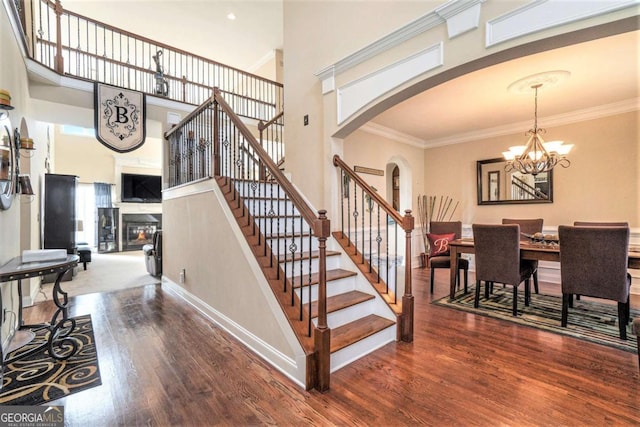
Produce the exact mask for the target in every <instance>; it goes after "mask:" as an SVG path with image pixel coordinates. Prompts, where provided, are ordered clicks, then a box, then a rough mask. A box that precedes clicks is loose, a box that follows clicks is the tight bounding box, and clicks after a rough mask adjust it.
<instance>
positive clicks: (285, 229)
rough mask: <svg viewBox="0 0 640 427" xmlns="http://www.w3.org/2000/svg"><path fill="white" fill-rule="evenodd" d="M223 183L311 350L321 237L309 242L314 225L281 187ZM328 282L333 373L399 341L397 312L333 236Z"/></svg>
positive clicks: (295, 326) (328, 253)
mask: <svg viewBox="0 0 640 427" xmlns="http://www.w3.org/2000/svg"><path fill="white" fill-rule="evenodd" d="M218 184H219V185H220V187H221V189H222V191H223V192H224V193H225V195H226V199H227V202H228V203H229V207H230V208H231V209H232V211H233V212H234V216H235V218H236V219H237V221H238V224H239V225H240V226H241V228H242V229H243V231H244V233H245V236H247V242H248V243H249V245H250V246H252V248H253V250H254V253H258V254H260V258H262V259H261V262H260V264H261V265H262V266H264V269H263V271H264V273H265V277H267V279H268V280H269V283H270V284H272V290H273V292H274V293H275V294H276V295H277V296H279V298H278V300H279V301H280V303H281V306H282V308H283V310H284V311H285V312H286V313H287V314H288V315H289V321H290V323H291V324H292V326H293V329H294V331H296V334H297V335H298V339H299V340H300V342H301V344H303V346H305V344H308V343H309V341H310V339H311V338H312V336H311V335H310V330H311V328H309V327H308V326H309V322H311V323H313V325H314V326H317V321H318V317H317V316H318V282H319V274H318V269H319V262H318V261H319V256H318V254H319V252H318V247H317V239H311V238H309V236H310V230H309V227H308V225H306V223H304V221H302V216H301V215H300V213H299V212H298V211H297V209H296V208H295V206H294V205H293V203H292V201H291V200H290V199H288V198H286V197H285V195H284V194H283V193H282V192H281V189H280V188H279V186H278V184H276V183H273V182H260V183H258V184H257V186H258V187H256V186H255V185H254V186H248V185H245V184H244V183H242V182H241V181H238V180H228V179H225V178H222V177H221V178H218ZM247 189H248V190H247ZM254 194H261V195H263V196H262V197H254ZM264 195H270V196H268V197H265V196H264ZM256 236H257V238H256ZM272 259H275V260H276V263H275V265H274V264H272V261H271V260H272ZM287 277H290V279H283V278H287ZM326 282H327V299H326V310H327V325H328V327H329V328H330V329H331V346H330V353H331V356H330V366H331V371H332V372H333V371H335V370H337V369H339V368H341V367H343V366H345V365H347V364H348V363H350V362H352V361H353V360H356V359H358V358H360V357H362V356H364V355H366V354H368V353H370V352H372V351H374V350H375V349H377V348H379V347H381V346H383V345H385V344H387V343H389V342H392V341H395V340H396V337H397V335H398V333H397V319H396V314H395V313H394V312H393V311H392V310H391V309H390V307H389V305H388V304H387V303H386V302H385V300H384V299H383V298H382V297H381V296H380V294H379V293H378V292H377V291H376V290H375V289H374V287H373V286H372V285H371V283H370V282H369V281H368V280H367V279H366V278H365V276H364V275H363V274H362V273H361V272H360V271H359V269H358V268H357V267H356V266H355V265H354V264H353V262H352V261H351V259H350V257H349V256H348V255H347V253H346V252H345V250H344V249H343V248H342V246H340V245H339V244H338V243H337V242H336V241H335V239H332V238H329V239H328V240H327V251H326ZM291 288H293V295H294V296H293V298H292V297H291V293H290V289H291ZM292 308H294V309H293V310H292ZM306 313H310V315H307V314H306ZM305 348H306V347H305ZM309 351H311V349H309Z"/></svg>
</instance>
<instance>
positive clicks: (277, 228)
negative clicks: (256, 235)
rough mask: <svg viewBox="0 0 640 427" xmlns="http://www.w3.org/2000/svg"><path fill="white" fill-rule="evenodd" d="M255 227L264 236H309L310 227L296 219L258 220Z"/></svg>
mask: <svg viewBox="0 0 640 427" xmlns="http://www.w3.org/2000/svg"><path fill="white" fill-rule="evenodd" d="M256 225H257V226H258V228H259V229H260V231H262V233H263V234H265V235H273V234H279V233H285V232H286V233H290V232H291V231H292V230H293V231H294V232H298V233H299V232H300V231H302V232H304V233H306V234H309V230H310V227H309V225H308V224H307V223H306V222H305V221H304V220H301V219H300V218H299V217H298V218H258V219H256Z"/></svg>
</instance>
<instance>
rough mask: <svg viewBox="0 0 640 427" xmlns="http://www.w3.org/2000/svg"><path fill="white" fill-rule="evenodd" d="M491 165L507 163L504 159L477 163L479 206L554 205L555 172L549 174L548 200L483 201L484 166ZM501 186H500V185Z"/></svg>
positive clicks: (551, 171)
mask: <svg viewBox="0 0 640 427" xmlns="http://www.w3.org/2000/svg"><path fill="white" fill-rule="evenodd" d="M490 163H506V160H505V159H503V158H495V159H487V160H478V161H477V162H476V170H477V192H478V205H521V204H533V203H553V170H550V171H548V172H547V177H548V181H549V197H548V198H547V199H527V200H482V194H483V192H482V190H483V186H482V182H483V181H482V166H483V165H486V164H490ZM498 185H499V184H498Z"/></svg>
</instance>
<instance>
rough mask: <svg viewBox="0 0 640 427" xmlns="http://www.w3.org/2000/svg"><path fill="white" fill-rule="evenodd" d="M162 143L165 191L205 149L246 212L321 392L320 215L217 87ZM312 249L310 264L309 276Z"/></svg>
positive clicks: (326, 356) (325, 371)
mask: <svg viewBox="0 0 640 427" xmlns="http://www.w3.org/2000/svg"><path fill="white" fill-rule="evenodd" d="M165 138H166V139H167V140H168V142H169V187H174V186H176V185H180V184H183V183H184V182H183V181H184V178H186V179H194V178H196V175H195V171H196V170H197V169H198V168H192V167H189V166H184V165H183V162H182V160H183V159H194V158H195V157H194V155H193V153H195V151H194V147H198V146H199V145H198V144H200V145H202V146H206V147H207V148H206V150H208V151H206V150H205V151H204V153H203V154H202V156H206V155H211V156H212V160H211V166H210V169H211V168H212V172H213V174H214V176H216V177H218V178H220V180H224V182H225V188H231V189H232V190H230V191H232V192H233V200H232V202H231V203H233V204H235V205H234V206H233V207H235V208H236V209H237V210H241V211H242V212H243V214H245V213H246V215H243V216H242V218H244V217H246V218H247V220H246V221H247V222H246V224H245V226H246V227H247V228H251V230H252V231H251V233H252V235H253V236H256V237H257V242H258V245H259V246H260V248H261V249H263V250H264V253H263V256H264V257H266V259H267V260H268V263H269V266H268V267H270V268H274V267H275V269H276V271H277V277H276V278H275V279H274V280H277V281H279V283H281V290H280V291H281V292H282V293H283V294H286V295H287V297H290V301H289V302H288V304H290V306H291V307H295V308H296V310H297V319H296V320H297V321H298V322H304V323H306V334H307V336H308V337H310V338H312V340H313V343H314V350H313V353H314V355H315V357H314V360H313V361H312V362H311V363H310V364H309V365H310V366H309V368H310V369H312V372H310V374H309V375H308V376H309V377H310V380H309V383H310V386H311V387H314V388H317V389H318V390H320V391H325V390H328V388H329V373H330V340H331V331H330V329H329V327H328V325H327V306H326V300H327V290H326V281H327V278H326V240H327V238H328V237H329V235H330V222H329V219H327V217H326V211H324V210H320V211H318V213H317V214H316V213H315V212H314V211H313V210H312V208H311V207H310V206H309V204H308V203H307V202H306V200H305V199H304V198H303V197H302V195H301V194H300V193H299V192H298V191H297V189H296V188H295V187H294V186H293V184H292V183H291V182H289V181H288V180H287V178H286V177H285V176H284V174H283V173H282V171H281V170H280V169H279V167H278V166H277V164H276V163H275V162H274V161H273V159H272V158H271V157H270V155H269V154H268V153H267V151H266V150H265V149H264V148H263V147H262V146H261V144H260V143H259V142H258V140H257V139H256V138H255V137H254V136H253V134H252V133H251V132H250V131H249V129H248V128H247V126H246V125H245V124H244V123H243V122H242V120H241V119H240V118H239V117H238V115H236V114H235V113H234V112H233V110H232V108H231V107H230V106H229V104H227V102H226V101H225V99H224V97H223V95H222V92H221V91H220V90H219V89H217V88H214V90H213V96H212V97H211V98H210V99H209V100H208V101H207V102H206V103H204V104H203V105H201V106H200V107H198V108H197V109H196V110H195V111H194V112H192V113H191V114H189V115H188V116H187V117H185V119H184V120H182V122H180V123H179V124H178V125H176V126H175V127H174V128H172V129H171V130H169V131H168V132H167V133H166V134H165ZM196 141H202V143H200V142H198V143H196ZM190 156H191V157H190ZM198 156H200V154H198ZM204 169H205V170H207V168H206V167H205V168H204ZM198 176H200V175H198ZM265 176H269V177H270V179H269V181H265V179H264V177H265ZM257 218H261V219H262V222H259V221H258V220H257ZM243 221H244V219H243ZM312 251H313V252H314V257H317V263H318V266H317V271H316V272H314V273H312V266H311V263H312V256H311V252H312ZM267 279H270V278H267ZM312 288H313V289H315V292H316V293H317V297H315V301H317V324H316V325H314V324H313V322H312V317H313V316H312V312H311V308H312V304H311V302H312V297H313V296H312ZM296 291H298V292H296Z"/></svg>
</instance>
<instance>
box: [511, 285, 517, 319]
mask: <svg viewBox="0 0 640 427" xmlns="http://www.w3.org/2000/svg"><path fill="white" fill-rule="evenodd" d="M512 311H513V315H514V316H517V315H518V285H515V286H514V287H513V310H512Z"/></svg>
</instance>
